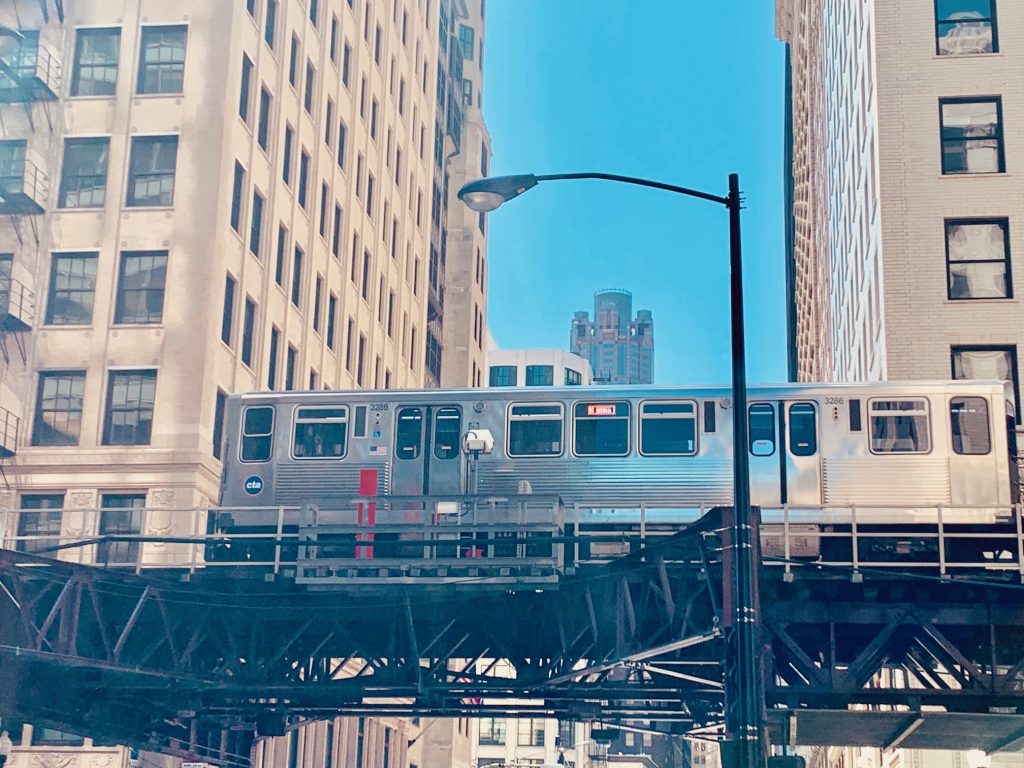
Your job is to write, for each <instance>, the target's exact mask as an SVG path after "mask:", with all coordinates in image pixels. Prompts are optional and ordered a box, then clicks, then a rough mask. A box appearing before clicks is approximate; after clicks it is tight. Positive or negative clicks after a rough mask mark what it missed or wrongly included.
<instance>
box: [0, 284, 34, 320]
mask: <svg viewBox="0 0 1024 768" xmlns="http://www.w3.org/2000/svg"><path fill="white" fill-rule="evenodd" d="M35 310H36V297H35V294H34V293H33V292H32V291H31V290H30V289H29V288H28V287H27V286H25V284H24V283H22V282H21V281H20V280H15V279H14V278H12V277H0V330H4V331H8V332H12V333H18V332H21V331H27V330H29V329H31V328H32V321H33V320H34V319H35Z"/></svg>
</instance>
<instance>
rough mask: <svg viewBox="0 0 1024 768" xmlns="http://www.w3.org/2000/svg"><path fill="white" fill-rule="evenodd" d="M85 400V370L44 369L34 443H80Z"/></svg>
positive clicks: (40, 375) (33, 435)
mask: <svg viewBox="0 0 1024 768" xmlns="http://www.w3.org/2000/svg"><path fill="white" fill-rule="evenodd" d="M84 399H85V371H42V372H41V373H40V374H39V391H38V393H37V395H36V413H35V422H34V424H33V426H32V445H78V439H79V434H80V432H81V429H82V403H83V401H84Z"/></svg>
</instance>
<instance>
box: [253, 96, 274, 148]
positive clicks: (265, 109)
mask: <svg viewBox="0 0 1024 768" xmlns="http://www.w3.org/2000/svg"><path fill="white" fill-rule="evenodd" d="M270 102H271V96H270V91H268V90H267V87H266V86H265V85H261V86H260V114H259V117H258V122H257V123H256V142H257V143H258V144H259V145H260V149H262V150H263V151H264V152H266V150H267V145H268V144H269V143H270Z"/></svg>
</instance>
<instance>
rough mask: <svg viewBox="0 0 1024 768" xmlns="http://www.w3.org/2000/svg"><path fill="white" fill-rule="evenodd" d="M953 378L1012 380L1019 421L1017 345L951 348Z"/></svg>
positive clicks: (1018, 420) (1018, 421)
mask: <svg viewBox="0 0 1024 768" xmlns="http://www.w3.org/2000/svg"><path fill="white" fill-rule="evenodd" d="M951 354H952V359H953V378H954V379H987V380H989V381H991V380H993V379H996V380H998V381H1010V382H1013V397H1014V401H1015V403H1016V410H1017V423H1018V424H1020V423H1021V412H1020V381H1019V377H1018V373H1017V347H1016V346H1013V345H993V346H980V345H978V346H975V345H971V346H958V347H953V348H952V350H951Z"/></svg>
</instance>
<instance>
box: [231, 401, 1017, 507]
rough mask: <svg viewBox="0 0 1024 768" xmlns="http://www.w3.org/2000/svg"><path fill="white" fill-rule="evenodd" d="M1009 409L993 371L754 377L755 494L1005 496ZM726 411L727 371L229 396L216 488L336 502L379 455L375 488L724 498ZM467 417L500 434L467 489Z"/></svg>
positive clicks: (591, 502) (768, 502) (764, 501)
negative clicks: (563, 383) (553, 384)
mask: <svg viewBox="0 0 1024 768" xmlns="http://www.w3.org/2000/svg"><path fill="white" fill-rule="evenodd" d="M1013 416H1014V414H1013V396H1012V391H1011V390H1010V388H1009V386H1008V385H1006V384H1004V383H1002V382H963V381H958V382H885V383H877V384H788V385H778V386H769V387H752V388H751V389H750V392H749V408H748V413H747V418H748V420H749V426H750V440H749V444H748V446H747V450H748V452H749V455H750V469H751V484H752V498H753V501H754V503H756V504H759V505H762V506H766V507H770V506H778V505H782V504H788V505H790V506H796V507H799V506H800V505H807V506H821V505H835V506H850V505H863V506H868V507H870V506H877V505H892V506H894V507H914V506H922V507H924V506H928V507H935V506H937V505H949V506H955V507H964V506H973V507H978V508H996V507H1005V506H1007V505H1009V504H1011V503H1012V502H1013V501H1014V500H1015V499H1016V489H1015V479H1014V478H1015V474H1014V469H1015V466H1016V465H1015V463H1014V462H1012V461H1011V457H1010V447H1009V446H1010V444H1011V442H1012V426H1013ZM733 418H734V410H733V408H732V403H731V399H730V392H729V390H728V389H727V388H699V387H672V388H668V387H566V388H547V387H545V388H540V387H531V388H525V389H512V388H491V389H477V390H456V391H444V390H424V391H419V390H415V391H414V390H401V391H398V390H390V391H377V392H374V391H356V392H341V391H324V392H284V393H268V394H252V395H233V396H231V397H230V398H229V399H228V407H227V412H226V422H225V430H224V432H225V436H226V438H225V439H226V442H225V446H224V450H223V453H222V455H223V456H224V464H225V466H224V476H223V481H222V496H221V504H222V505H223V506H230V507H276V506H279V505H285V506H295V505H301V504H304V503H315V504H317V505H319V506H320V507H322V508H329V507H330V506H331V505H332V504H339V505H340V504H343V503H346V502H348V501H350V500H351V499H352V498H354V497H357V496H359V495H360V491H359V478H360V473H361V471H362V470H364V469H376V470H377V476H378V494H379V495H417V496H418V495H460V494H465V493H471V492H477V493H481V494H492V495H502V496H504V495H513V494H517V493H524V492H530V493H534V494H559V495H560V496H561V497H562V498H563V499H564V500H565V501H566V503H568V504H572V503H579V504H581V505H586V506H622V507H625V506H630V505H631V506H636V505H637V504H640V503H643V504H645V505H648V506H653V507H659V506H660V507H665V508H680V507H692V506H696V505H705V506H707V505H715V504H728V503H730V501H731V498H732V454H733V446H732V426H733ZM1008 423H1009V424H1010V429H1009V430H1008V426H1007V425H1008ZM470 430H489V431H490V432H491V434H492V435H493V437H494V449H493V451H492V452H491V453H490V454H484V455H481V456H480V457H479V459H478V460H477V464H476V468H475V469H476V472H475V476H476V480H475V484H476V485H475V488H471V487H469V482H470V480H469V475H470V473H469V471H468V469H469V468H468V462H469V461H470V459H469V458H468V457H467V456H466V454H465V452H464V451H463V449H462V440H463V437H464V436H465V434H466V432H467V431H470Z"/></svg>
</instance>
